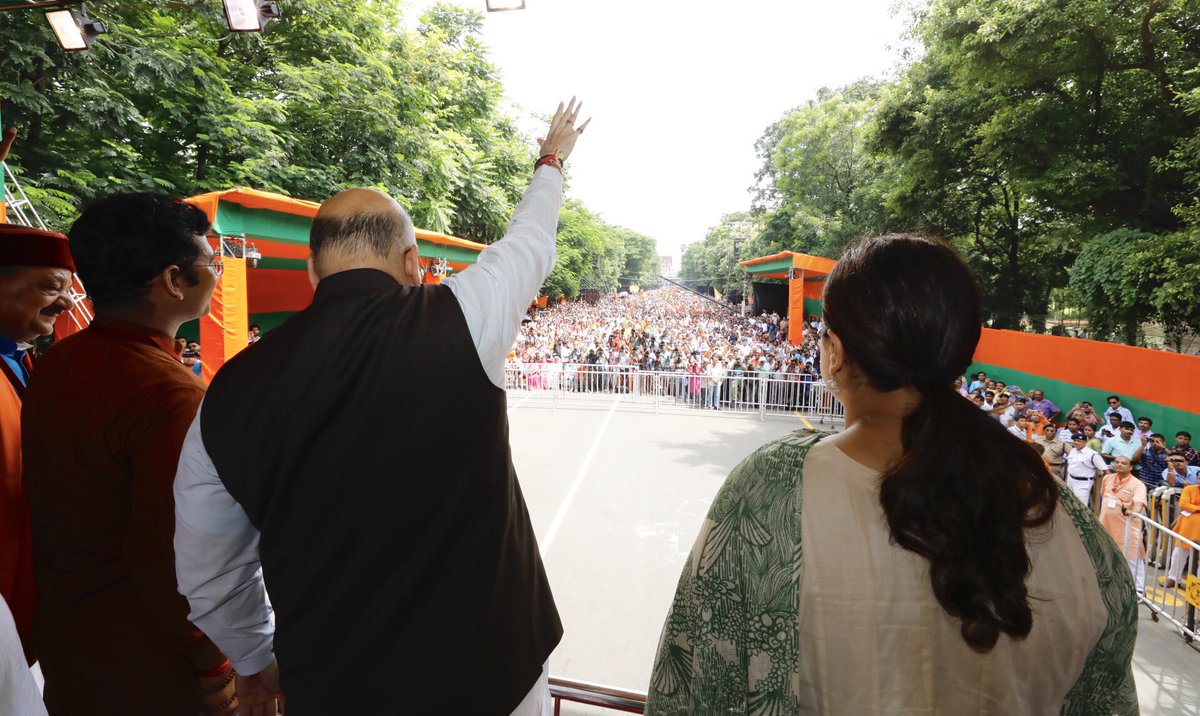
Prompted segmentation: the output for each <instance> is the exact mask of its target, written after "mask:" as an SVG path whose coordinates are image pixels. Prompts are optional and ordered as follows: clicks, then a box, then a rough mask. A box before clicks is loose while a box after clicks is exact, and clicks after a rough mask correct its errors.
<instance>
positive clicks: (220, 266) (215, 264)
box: [193, 256, 225, 276]
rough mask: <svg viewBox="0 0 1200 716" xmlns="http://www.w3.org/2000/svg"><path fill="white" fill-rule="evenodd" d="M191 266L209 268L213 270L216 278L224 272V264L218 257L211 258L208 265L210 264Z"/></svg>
mask: <svg viewBox="0 0 1200 716" xmlns="http://www.w3.org/2000/svg"><path fill="white" fill-rule="evenodd" d="M193 265H194V266H196V267H201V266H203V267H206V268H211V269H212V270H213V273H215V274H216V275H217V276H220V275H221V274H222V273H224V272H225V262H223V261H222V260H221V257H220V256H213V257H212V263H210V264H193Z"/></svg>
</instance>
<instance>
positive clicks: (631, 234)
mask: <svg viewBox="0 0 1200 716" xmlns="http://www.w3.org/2000/svg"><path fill="white" fill-rule="evenodd" d="M658 284H659V281H658V251H657V247H656V244H655V242H654V240H653V239H651V238H650V237H648V236H644V235H642V234H639V233H637V232H635V231H631V230H629V229H625V228H622V227H619V226H613V225H611V224H608V223H606V222H605V221H604V220H603V219H601V218H600V217H599V216H598V215H596V214H595V213H593V212H591V211H589V210H588V209H587V208H586V207H584V206H583V204H582V203H580V202H578V201H573V200H572V201H568V202H567V203H566V205H565V206H564V207H563V210H562V212H561V213H560V214H559V217H558V264H557V265H556V266H555V267H554V271H553V272H552V273H551V274H550V277H549V278H548V279H546V284H545V286H544V287H543V291H544V293H545V294H546V295H547V296H549V297H551V298H558V297H559V296H566V297H567V298H575V297H576V296H579V295H580V294H581V293H582V292H583V291H585V290H588V289H592V290H597V291H601V292H611V291H616V290H618V289H620V288H624V289H628V288H629V287H630V286H635V285H636V286H638V287H644V288H649V287H653V286H657V285H658Z"/></svg>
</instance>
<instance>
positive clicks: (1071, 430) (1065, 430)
mask: <svg viewBox="0 0 1200 716" xmlns="http://www.w3.org/2000/svg"><path fill="white" fill-rule="evenodd" d="M1081 430H1082V428H1081V427H1080V425H1079V421H1078V420H1076V419H1075V418H1068V419H1067V424H1066V426H1065V427H1061V428H1059V429H1058V434H1057V435H1056V436H1055V437H1056V438H1057V439H1059V440H1062V441H1063V442H1064V443H1066V444H1067V445H1070V444H1071V440H1072V438H1071V436H1072V435H1074V434H1075V433H1077V432H1080V431H1081Z"/></svg>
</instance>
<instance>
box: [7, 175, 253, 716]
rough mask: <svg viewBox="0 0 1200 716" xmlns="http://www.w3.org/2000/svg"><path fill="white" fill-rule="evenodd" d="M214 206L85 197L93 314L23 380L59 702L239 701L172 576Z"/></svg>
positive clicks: (214, 265)
mask: <svg viewBox="0 0 1200 716" xmlns="http://www.w3.org/2000/svg"><path fill="white" fill-rule="evenodd" d="M208 229H209V222H208V218H207V217H206V216H205V215H204V213H203V212H202V211H200V210H199V209H197V208H196V207H194V206H191V205H189V204H185V203H183V202H180V201H176V200H175V199H172V198H170V197H167V196H163V195H160V194H118V195H114V196H110V197H107V198H104V199H100V200H98V201H96V202H95V203H93V204H91V205H90V206H88V207H87V208H86V209H85V210H84V211H83V213H82V214H81V215H80V217H79V219H78V220H77V221H76V222H75V224H74V225H73V226H72V227H71V230H70V232H69V237H70V246H71V252H72V254H73V255H74V258H75V263H76V264H77V266H78V268H77V270H78V272H79V276H80V278H81V279H82V281H83V282H84V285H85V286H87V290H88V294H89V297H90V298H91V300H92V303H93V306H94V307H95V313H96V319H95V320H94V321H93V322H92V324H91V325H90V326H88V327H87V328H86V329H84V330H83V331H80V332H79V333H76V334H74V335H72V336H69V337H68V338H66V339H64V340H63V341H61V342H59V343H58V344H56V345H55V346H54V347H53V348H51V349H50V350H49V351H48V352H47V353H46V355H45V356H44V357H43V358H42V359H41V360H40V361H39V364H38V370H37V371H35V372H34V374H33V378H32V379H31V380H30V382H29V388H28V389H27V390H26V393H25V403H24V412H23V416H22V417H23V422H24V425H23V427H24V436H23V442H24V454H25V474H26V481H27V485H28V490H29V505H30V513H31V515H32V524H33V538H34V539H33V544H34V574H35V577H36V582H37V592H38V609H37V616H36V619H35V624H36V628H35V630H34V634H35V637H34V644H35V647H36V649H37V654H38V658H39V659H40V661H41V666H42V673H43V675H44V677H45V684H46V686H45V699H46V705H47V708H48V710H49V711H50V713H52V714H54V713H63V714H67V713H71V714H83V713H86V714H155V715H156V716H159V715H162V716H196V714H198V713H209V714H232V713H234V711H235V710H236V709H237V705H238V704H237V698H236V693H235V689H234V673H233V670H232V669H231V667H230V664H229V661H228V660H227V659H226V658H225V656H224V655H223V654H222V653H221V652H220V651H219V650H218V649H217V648H216V647H215V646H214V645H213V643H212V642H211V641H210V640H209V639H208V638H207V637H205V636H204V634H202V633H201V632H200V630H199V629H197V628H196V627H195V626H194V625H192V624H191V623H190V622H189V621H188V618H187V614H188V605H187V600H186V599H184V598H183V597H182V596H181V595H180V594H179V592H178V585H177V583H176V579H175V555H174V551H173V548H172V547H173V546H172V536H173V533H174V527H175V512H174V499H173V495H172V491H171V489H172V484H173V481H174V477H175V467H176V465H177V464H178V461H179V452H180V447H181V446H182V444H183V438H184V434H185V433H186V432H187V428H188V425H189V424H191V421H192V418H193V416H194V415H195V413H196V407H197V405H199V403H200V399H201V398H202V397H203V396H204V391H205V387H204V383H202V382H201V381H200V379H199V378H197V377H196V376H195V375H193V374H192V372H191V371H190V370H188V369H187V368H186V367H184V365H183V364H182V363H181V362H180V359H179V356H178V355H177V354H176V353H175V340H174V338H175V335H176V333H177V332H178V330H179V326H180V325H181V324H182V323H183V322H185V321H189V320H192V319H195V318H198V317H200V316H202V315H204V314H206V313H208V310H209V301H210V298H211V296H212V292H213V288H214V287H215V286H216V283H217V277H218V276H219V274H220V273H221V264H220V261H219V260H218V259H217V258H216V257H214V255H213V250H212V248H211V247H210V246H209V244H208V241H207V240H206V238H205V237H206V235H207V233H208Z"/></svg>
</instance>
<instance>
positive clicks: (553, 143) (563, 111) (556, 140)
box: [538, 97, 592, 168]
mask: <svg viewBox="0 0 1200 716" xmlns="http://www.w3.org/2000/svg"><path fill="white" fill-rule="evenodd" d="M582 108H583V103H582V102H579V103H576V101H575V98H574V97H572V98H571V102H570V104H567V105H566V106H564V105H563V103H562V102H559V103H558V110H557V111H556V112H555V113H554V119H552V120H550V129H548V130H547V131H546V136H545V137H543V138H542V139H539V140H538V142H539V144H540V146H541V151H539V152H538V153H539V154H541V155H542V156H546V155H557V157H558V161H559V162H560V163H561V162H565V161H567V157H568V156H570V155H571V150H573V149H574V148H575V141H576V140H577V139H579V135H581V134H583V130H585V129H587V126H588V124H590V123H591V121H592V120H591V118H590V117H589V118H588V119H587V120H586V121H584V123H583V124H581V125H579V126H578V127H576V126H575V121H576V120H577V119H579V110H580V109H582ZM560 168H561V167H560Z"/></svg>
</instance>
